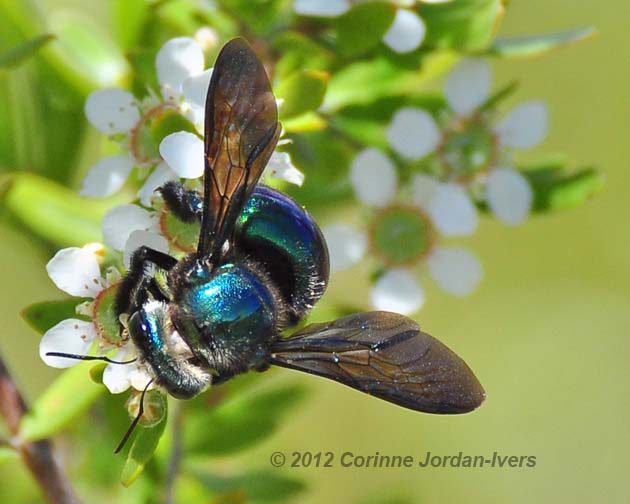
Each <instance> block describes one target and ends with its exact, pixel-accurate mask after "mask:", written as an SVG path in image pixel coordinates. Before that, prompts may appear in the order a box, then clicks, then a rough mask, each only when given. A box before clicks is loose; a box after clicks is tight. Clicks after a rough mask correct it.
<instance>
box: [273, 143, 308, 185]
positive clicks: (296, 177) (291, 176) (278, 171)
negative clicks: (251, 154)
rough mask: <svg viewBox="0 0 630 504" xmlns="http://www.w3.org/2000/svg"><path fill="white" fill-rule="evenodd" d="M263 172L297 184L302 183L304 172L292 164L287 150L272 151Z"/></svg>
mask: <svg viewBox="0 0 630 504" xmlns="http://www.w3.org/2000/svg"><path fill="white" fill-rule="evenodd" d="M265 173H268V174H269V176H271V177H273V178H277V179H281V180H286V181H287V182H289V183H291V184H295V185H297V186H301V185H302V184H303V183H304V174H303V173H302V172H301V171H300V170H298V169H297V168H296V167H295V166H294V165H293V162H292V161H291V156H290V155H289V153H288V152H278V151H274V152H273V154H272V155H271V158H270V159H269V162H268V163H267V167H266V168H265Z"/></svg>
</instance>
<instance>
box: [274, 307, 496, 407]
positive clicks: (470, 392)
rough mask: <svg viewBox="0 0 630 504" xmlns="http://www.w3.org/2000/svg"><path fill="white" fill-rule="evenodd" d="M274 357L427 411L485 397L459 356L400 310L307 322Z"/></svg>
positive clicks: (278, 363)
mask: <svg viewBox="0 0 630 504" xmlns="http://www.w3.org/2000/svg"><path fill="white" fill-rule="evenodd" d="M271 363H272V364H275V365H276V366H282V367H286V368H290V369H297V370H299V371H305V372H307V373H310V374H315V375H318V376H323V377H325V378H330V379H331V380H335V381H338V382H340V383H343V384H344V385H348V386H350V387H352V388H354V389H357V390H360V391H361V392H365V393H367V394H371V395H374V396H376V397H380V398H381V399H385V400H386V401H390V402H392V403H395V404H398V405H400V406H404V407H405V408H410V409H413V410H417V411H424V412H427V413H466V412H468V411H472V410H474V409H475V408H477V407H478V406H479V405H481V403H482V402H483V400H484V399H485V392H484V390H483V388H482V387H481V384H480V383H479V381H478V380H477V378H476V377H475V375H474V374H473V372H472V371H471V370H470V368H469V367H468V366H467V365H466V363H465V362H464V361H463V360H462V359H461V358H460V357H458V356H457V355H456V354H455V353H454V352H452V351H451V350H450V349H449V348H447V347H446V346H445V345H444V344H442V343H440V342H439V341H438V340H437V339H435V338H433V337H432V336H430V335H428V334H426V333H423V332H422V331H421V330H420V327H419V326H418V324H416V323H415V322H414V321H413V320H411V319H409V318H407V317H404V316H402V315H399V314H397V313H389V312H368V313H357V314H354V315H350V316H347V317H343V318H340V319H338V320H335V321H334V322H327V323H323V324H313V325H309V326H306V327H305V328H304V329H302V330H301V331H299V332H297V333H295V334H293V335H292V336H290V337H289V338H286V339H283V340H280V341H278V342H276V343H274V344H273V346H272V348H271Z"/></svg>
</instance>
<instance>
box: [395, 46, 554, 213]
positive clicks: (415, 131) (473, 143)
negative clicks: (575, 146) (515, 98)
mask: <svg viewBox="0 0 630 504" xmlns="http://www.w3.org/2000/svg"><path fill="white" fill-rule="evenodd" d="M491 88H492V74H491V69H490V66H489V65H488V63H487V62H486V61H484V60H482V59H477V58H468V59H464V60H462V61H461V62H460V63H459V65H457V66H456V67H455V68H454V69H453V71H452V72H451V73H450V74H449V76H448V78H447V81H446V86H445V96H446V100H447V102H448V104H449V106H450V108H451V110H452V112H453V117H452V119H451V120H450V121H449V123H448V125H447V126H446V128H445V129H444V130H441V129H440V127H439V125H438V124H437V123H436V121H435V119H434V118H433V116H432V115H431V114H429V113H428V112H427V111H426V110H423V109H419V108H412V107H405V108H401V109H399V110H398V111H397V112H396V113H395V114H394V116H393V118H392V121H391V123H390V125H389V127H388V129H387V137H388V139H389V142H390V144H391V145H392V147H393V148H394V149H395V150H396V152H398V153H399V154H400V155H401V156H403V157H405V158H407V159H411V160H418V159H423V158H425V157H427V156H428V155H430V154H435V155H436V156H437V158H438V159H439V162H440V165H441V169H442V171H443V175H444V177H445V178H446V179H447V180H451V181H453V182H455V183H457V184H460V185H463V186H467V187H469V186H472V185H473V183H474V184H475V185H476V187H477V188H478V187H481V188H482V193H483V195H484V196H485V199H486V201H487V203H488V206H489V207H490V209H491V210H492V211H493V212H494V214H495V215H496V216H497V217H498V218H499V219H500V220H502V221H503V222H505V223H507V224H518V223H520V222H523V221H524V220H525V219H526V218H527V216H528V214H529V212H530V209H531V205H532V199H533V194H532V190H531V187H530V185H529V183H528V182H527V179H526V178H525V177H524V176H523V175H522V174H521V173H520V172H519V171H518V170H516V169H515V168H514V166H513V163H512V159H511V156H510V155H509V149H530V148H532V147H535V146H537V145H538V144H539V143H540V142H542V141H543V140H544V139H545V137H546V136H547V131H548V128H549V113H548V109H547V106H546V105H545V104H544V103H543V102H541V101H536V100H532V101H528V102H524V103H522V104H520V105H519V106H517V107H516V108H515V109H514V110H512V112H510V113H509V114H508V115H507V116H506V117H505V118H504V119H503V120H502V121H500V122H499V123H498V124H496V125H494V126H493V125H492V124H491V123H490V122H489V117H488V115H489V114H487V113H485V112H483V111H482V110H481V109H480V107H481V106H482V105H484V104H485V103H486V102H487V100H488V99H489V97H490V92H491Z"/></svg>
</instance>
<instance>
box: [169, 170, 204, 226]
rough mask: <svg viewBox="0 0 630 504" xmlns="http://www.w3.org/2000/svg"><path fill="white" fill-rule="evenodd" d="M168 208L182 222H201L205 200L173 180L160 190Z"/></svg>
mask: <svg viewBox="0 0 630 504" xmlns="http://www.w3.org/2000/svg"><path fill="white" fill-rule="evenodd" d="M158 191H159V192H160V193H161V194H162V198H164V203H166V207H167V208H168V209H169V210H170V211H171V212H173V213H174V214H175V216H176V217H177V218H178V219H179V220H181V221H182V222H189V223H192V222H201V216H202V214H203V198H202V197H201V194H199V193H198V192H197V191H195V190H193V189H187V188H185V187H184V186H183V185H182V184H181V183H180V182H176V181H175V180H171V181H170V182H167V183H166V184H164V185H163V186H162V187H160V188H159V189H158Z"/></svg>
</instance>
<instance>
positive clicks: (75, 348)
mask: <svg viewBox="0 0 630 504" xmlns="http://www.w3.org/2000/svg"><path fill="white" fill-rule="evenodd" d="M95 339H96V328H95V327H94V324H93V323H92V322H86V321H84V320H79V319H66V320H62V321H61V322H59V323H58V324H57V325H56V326H54V327H52V328H50V329H48V331H46V332H45V333H44V336H43V337H42V339H41V341H40V343H39V356H40V357H41V359H42V360H43V361H44V362H45V363H46V364H47V365H48V366H51V367H54V368H60V369H64V368H69V367H72V366H74V365H75V364H77V363H78V362H80V361H79V360H76V359H68V358H65V357H51V356H49V355H46V354H47V353H48V352H63V353H68V354H74V355H87V353H88V352H89V351H90V347H91V346H92V343H93V342H94V340H95Z"/></svg>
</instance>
